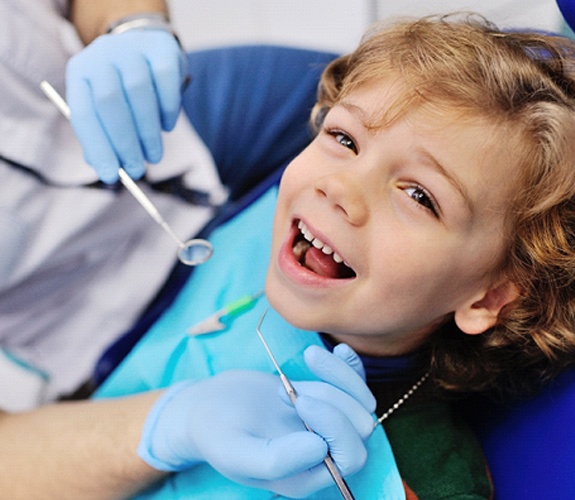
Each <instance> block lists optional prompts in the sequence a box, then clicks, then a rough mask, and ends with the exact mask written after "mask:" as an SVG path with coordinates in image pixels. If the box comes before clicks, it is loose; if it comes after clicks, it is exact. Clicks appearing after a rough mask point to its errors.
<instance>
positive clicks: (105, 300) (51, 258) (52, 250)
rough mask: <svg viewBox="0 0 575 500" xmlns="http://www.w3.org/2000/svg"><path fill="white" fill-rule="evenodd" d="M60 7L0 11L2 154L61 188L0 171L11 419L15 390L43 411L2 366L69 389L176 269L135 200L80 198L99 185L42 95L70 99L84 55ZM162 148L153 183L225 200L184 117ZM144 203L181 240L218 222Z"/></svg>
mask: <svg viewBox="0 0 575 500" xmlns="http://www.w3.org/2000/svg"><path fill="white" fill-rule="evenodd" d="M66 4H67V2H64V1H62V0H3V1H2V2H1V3H0V33H1V34H2V36H0V95H1V97H0V155H2V156H4V157H5V158H8V159H10V160H12V161H14V162H17V163H19V164H22V165H24V166H26V167H29V168H31V169H33V170H34V171H37V172H40V173H41V174H42V175H43V176H44V177H45V178H47V179H48V180H49V181H50V182H51V183H56V184H62V185H65V186H66V187H61V188H60V187H49V186H47V185H46V184H45V183H42V182H40V181H39V180H38V179H37V178H36V177H34V176H33V175H29V174H27V173H24V172H22V171H20V170H18V169H16V168H14V167H13V166H10V165H8V164H7V163H6V162H4V161H0V347H1V348H2V351H0V352H1V353H2V354H3V355H2V356H0V408H1V407H4V408H8V409H11V408H10V407H11V404H10V403H4V402H3V401H5V400H6V401H7V400H8V399H9V392H10V389H16V390H17V391H19V392H18V394H19V396H18V399H19V400H20V403H18V402H17V404H16V406H22V407H25V406H30V405H31V404H36V403H39V402H41V401H39V399H38V398H37V397H36V396H37V395H35V394H32V395H29V396H30V397H28V396H27V395H26V394H25V390H24V385H22V388H21V390H20V389H19V388H18V380H22V382H23V384H24V379H25V378H26V377H24V378H18V377H19V376H18V375H17V373H16V372H11V373H6V372H5V371H4V370H6V366H8V362H7V361H6V360H8V359H10V360H14V359H17V360H18V363H17V365H18V366H19V367H22V366H27V367H28V368H30V367H33V370H32V372H33V373H36V374H38V373H40V374H42V378H43V379H46V380H48V384H47V386H46V385H45V386H44V389H45V390H46V389H47V390H46V391H45V394H44V395H43V396H42V398H44V399H50V398H53V397H54V396H55V395H57V394H59V393H66V392H69V391H72V390H74V389H75V388H76V387H77V386H78V385H79V384H80V383H81V382H83V381H84V380H85V379H86V378H87V377H88V376H89V374H90V372H91V370H92V368H93V366H94V362H95V360H96V359H97V358H98V356H99V354H100V353H101V352H102V350H103V349H104V348H105V347H106V346H107V345H108V344H109V343H110V342H111V341H112V340H114V339H115V338H117V337H118V336H119V335H120V334H121V333H123V332H124V331H125V330H126V329H127V328H129V327H130V325H132V324H133V322H134V321H135V319H136V318H137V317H138V315H139V314H140V313H141V311H142V309H143V308H144V307H145V305H146V304H147V303H148V301H149V300H150V299H151V298H152V297H153V296H154V295H155V293H156V292H157V291H158V289H159V287H160V286H161V284H162V283H163V281H164V280H165V278H166V276H167V274H168V273H169V271H170V269H171V267H172V266H173V264H174V263H175V261H176V252H177V245H176V244H175V243H174V241H173V240H172V239H170V238H169V236H167V235H166V234H165V233H164V232H163V231H162V230H161V229H160V228H159V227H158V226H157V225H156V224H155V223H154V222H153V221H152V219H150V218H149V216H148V215H147V214H146V213H145V212H144V210H143V209H142V208H141V207H140V206H139V205H138V204H137V202H136V201H135V200H134V199H133V198H132V197H131V196H130V194H128V193H127V192H125V191H121V192H112V191H107V190H102V189H97V188H89V187H84V185H86V184H89V183H92V182H94V181H96V180H97V177H96V175H95V173H94V172H93V170H92V169H91V168H90V167H89V166H88V165H86V164H85V163H84V162H83V159H82V153H81V149H80V145H79V143H78V141H77V139H76V137H75V136H74V134H73V131H72V129H71V127H70V125H69V123H68V122H67V121H66V119H64V118H63V117H62V116H60V114H59V112H58V111H57V110H56V109H55V107H54V106H53V104H52V103H51V102H50V101H48V100H47V99H46V97H45V96H44V95H43V93H42V92H41V90H40V88H39V84H40V82H41V81H42V80H47V81H49V82H50V83H51V84H52V85H53V86H54V87H55V88H56V89H57V90H58V91H59V92H60V93H61V94H62V95H65V89H64V78H65V65H66V61H67V60H68V58H69V57H70V56H71V55H72V54H73V53H74V52H76V51H78V50H80V49H81V47H82V45H81V43H80V41H79V39H78V37H77V35H76V32H75V31H74V28H73V27H72V25H71V24H70V23H69V22H68V21H66V20H65V11H66ZM164 139H165V140H164V151H165V154H164V159H163V161H162V162H161V163H160V164H159V165H153V166H151V167H150V168H149V170H148V173H149V175H148V177H149V178H151V179H152V180H159V179H162V178H168V177H172V176H174V175H176V174H181V173H186V177H185V179H186V185H188V186H192V187H195V188H197V189H200V190H203V191H210V192H213V193H216V194H221V192H222V188H221V185H220V183H219V179H218V176H217V172H216V170H215V167H214V165H213V160H212V157H211V155H210V153H209V152H208V150H207V148H206V147H205V145H204V144H203V143H202V142H201V141H200V139H199V138H198V136H197V135H196V134H195V132H194V131H193V130H192V128H191V126H190V125H189V123H188V122H187V120H186V118H185V117H184V116H182V117H180V120H179V122H178V125H177V127H176V130H175V131H174V132H173V133H170V134H166V135H165V136H164ZM150 197H151V198H152V199H153V200H154V202H155V203H156V204H157V206H158V208H159V209H160V211H161V212H162V214H163V215H164V217H165V218H166V220H168V221H169V222H170V224H171V225H172V226H173V227H174V229H175V231H176V233H177V234H179V235H180V236H181V237H182V238H183V239H186V238H188V237H190V236H192V235H193V234H194V233H196V232H197V231H198V229H200V228H201V227H202V226H203V225H204V224H205V222H206V221H207V220H208V219H209V217H210V216H211V215H212V213H213V210H212V209H210V208H201V207H195V206H191V205H187V204H185V203H184V202H181V201H178V200H176V199H175V198H173V197H171V196H168V195H163V194H157V193H155V192H152V193H151V194H150ZM26 371H27V375H29V374H30V370H29V369H28V370H26ZM32 386H34V387H36V386H35V384H32ZM36 389H37V387H36ZM36 389H31V391H32V392H34V391H35V390H36ZM40 399H41V398H40ZM12 407H14V406H13V405H12Z"/></svg>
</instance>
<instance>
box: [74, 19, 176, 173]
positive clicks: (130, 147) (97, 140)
mask: <svg viewBox="0 0 575 500" xmlns="http://www.w3.org/2000/svg"><path fill="white" fill-rule="evenodd" d="M183 80H184V59H183V57H182V52H181V49H180V46H179V45H178V43H177V41H176V39H175V38H174V36H173V35H172V34H171V33H169V32H167V31H164V30H161V29H157V30H150V29H133V30H130V31H126V32H124V33H119V34H109V35H102V36H100V37H98V38H96V39H95V40H94V41H93V42H92V43H91V44H90V45H88V46H87V47H86V48H85V49H83V50H82V51H81V52H79V53H78V54H76V55H75V56H74V57H72V59H70V61H69V63H68V66H67V70H66V88H67V91H66V100H67V102H68V105H69V106H70V111H71V117H70V118H71V123H72V127H73V128H74V131H75V133H76V135H77V136H78V139H79V140H80V143H81V144H82V148H83V151H84V158H85V160H86V162H87V163H89V164H90V165H91V166H92V167H94V169H95V170H96V172H97V174H98V177H99V178H100V179H101V180H102V181H103V182H106V183H114V182H116V181H117V180H118V168H119V167H123V168H124V169H125V170H126V172H127V173H128V174H129V175H130V176H131V177H133V178H135V179H137V178H140V177H142V176H143V175H144V173H145V164H144V162H145V161H147V162H149V163H157V162H158V161H160V159H161V158H162V154H163V150H162V137H161V132H162V130H165V131H169V130H171V129H172V128H173V127H174V125H175V123H176V120H177V117H178V113H179V111H180V106H181V87H182V82H183Z"/></svg>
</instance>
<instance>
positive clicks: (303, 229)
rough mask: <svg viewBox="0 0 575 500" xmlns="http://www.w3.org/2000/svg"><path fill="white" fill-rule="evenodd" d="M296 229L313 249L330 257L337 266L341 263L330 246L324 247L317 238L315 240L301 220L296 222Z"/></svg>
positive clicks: (341, 260)
mask: <svg viewBox="0 0 575 500" xmlns="http://www.w3.org/2000/svg"><path fill="white" fill-rule="evenodd" d="M297 227H298V229H299V230H300V231H301V234H303V237H304V238H305V239H306V240H307V241H309V242H310V243H311V244H312V245H313V246H314V247H315V248H317V249H319V250H321V251H322V252H323V253H324V254H326V255H331V257H332V259H333V260H335V261H336V262H337V263H338V264H341V263H342V262H343V259H342V258H341V257H340V256H339V255H338V254H337V253H335V252H334V251H333V249H332V248H331V247H330V246H328V245H326V244H325V243H324V242H323V241H321V240H320V239H319V238H316V237H315V236H314V235H313V233H312V232H311V231H310V230H309V229H308V227H307V226H306V225H305V224H304V223H303V222H302V221H301V220H300V221H299V222H298V225H297Z"/></svg>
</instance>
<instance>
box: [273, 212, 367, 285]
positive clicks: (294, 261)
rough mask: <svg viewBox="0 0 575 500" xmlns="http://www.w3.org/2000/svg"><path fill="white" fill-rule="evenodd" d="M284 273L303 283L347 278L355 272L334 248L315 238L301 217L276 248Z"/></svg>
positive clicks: (353, 275)
mask: <svg viewBox="0 0 575 500" xmlns="http://www.w3.org/2000/svg"><path fill="white" fill-rule="evenodd" d="M280 254H281V255H280V267H281V268H282V270H283V271H284V273H286V274H288V275H289V276H291V277H292V278H294V279H296V280H297V281H303V282H305V283H307V284H311V283H317V284H320V283H324V284H325V282H326V280H329V281H331V282H334V281H342V280H349V279H352V278H354V277H355V276H356V274H355V272H354V271H353V270H352V269H351V268H350V267H349V266H348V265H347V264H345V263H344V262H343V259H342V258H341V257H340V256H339V255H338V254H337V252H334V250H333V249H332V248H331V247H330V246H329V245H327V244H326V243H324V242H323V241H322V240H321V239H319V238H317V237H316V236H315V235H314V234H313V233H312V232H311V231H310V229H309V228H308V227H307V225H306V224H305V223H304V222H302V221H301V220H296V221H294V223H293V224H292V227H291V230H290V234H289V237H288V239H287V240H286V242H285V244H284V245H283V246H282V249H281V251H280Z"/></svg>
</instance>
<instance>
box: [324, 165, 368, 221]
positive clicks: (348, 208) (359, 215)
mask: <svg viewBox="0 0 575 500" xmlns="http://www.w3.org/2000/svg"><path fill="white" fill-rule="evenodd" d="M364 191H365V190H364V189H363V186H362V185H361V183H360V182H359V179H355V178H353V177H352V176H350V175H347V174H346V173H337V174H331V175H325V176H322V177H320V178H318V179H317V180H316V182H315V192H316V193H317V194H318V195H319V196H321V197H324V198H325V199H326V200H327V201H328V202H329V203H330V204H331V205H332V206H333V207H334V208H335V209H336V210H338V211H340V212H341V213H342V215H343V216H344V217H345V218H346V219H347V220H348V221H349V223H350V224H352V225H354V226H361V225H363V224H365V223H366V222H367V219H368V215H369V211H368V205H367V200H366V197H365V195H364Z"/></svg>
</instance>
